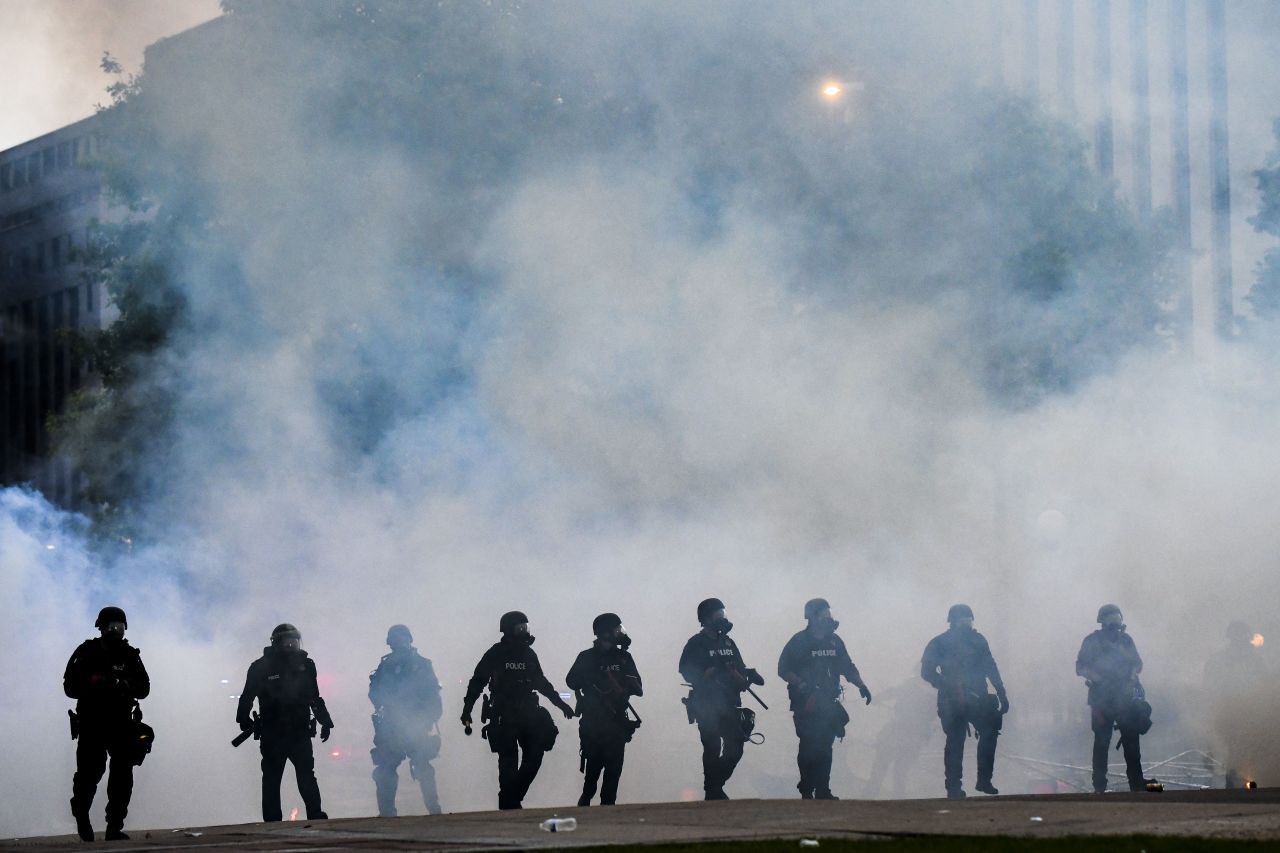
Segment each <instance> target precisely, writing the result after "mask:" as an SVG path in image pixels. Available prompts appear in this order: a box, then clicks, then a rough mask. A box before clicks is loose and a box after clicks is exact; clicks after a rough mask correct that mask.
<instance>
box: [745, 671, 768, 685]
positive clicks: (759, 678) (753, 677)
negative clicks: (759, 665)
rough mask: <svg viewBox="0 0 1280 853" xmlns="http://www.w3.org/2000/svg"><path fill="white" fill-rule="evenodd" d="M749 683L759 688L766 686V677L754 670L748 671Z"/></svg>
mask: <svg viewBox="0 0 1280 853" xmlns="http://www.w3.org/2000/svg"><path fill="white" fill-rule="evenodd" d="M747 681H748V682H750V683H751V684H755V685H757V686H759V687H763V686H764V676H763V675H761V674H760V673H758V672H756V671H755V670H754V669H749V670H747Z"/></svg>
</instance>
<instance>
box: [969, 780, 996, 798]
mask: <svg viewBox="0 0 1280 853" xmlns="http://www.w3.org/2000/svg"><path fill="white" fill-rule="evenodd" d="M973 788H974V790H976V791H981V792H982V793H984V794H992V795H995V794H998V793H1000V790H999V789H998V788H996V786H995V785H992V784H991V780H990V779H985V780H982V781H979V782H978V784H976V785H974V786H973Z"/></svg>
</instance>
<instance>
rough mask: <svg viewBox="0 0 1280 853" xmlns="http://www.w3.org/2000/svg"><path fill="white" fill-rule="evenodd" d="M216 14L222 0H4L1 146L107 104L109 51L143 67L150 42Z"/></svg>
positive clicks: (0, 11)
mask: <svg viewBox="0 0 1280 853" xmlns="http://www.w3.org/2000/svg"><path fill="white" fill-rule="evenodd" d="M217 15H218V3H217V0H183V2H181V3H175V2H172V0H40V2H31V0H0V21H3V25H0V56H3V57H4V58H5V62H6V64H7V65H8V75H6V76H7V77H8V79H7V80H6V85H5V86H4V90H3V92H0V150H2V149H5V148H8V147H10V146H12V145H18V144H19V143H22V142H26V141H27V140H28V139H31V138H33V137H36V136H40V135H41V134H44V133H48V132H49V131H50V130H52V129H53V128H55V127H60V126H62V125H64V124H70V123H71V122H73V121H79V120H80V119H82V118H84V117H85V116H88V115H91V114H92V113H93V107H94V105H95V104H99V103H106V102H107V101H108V100H109V99H108V98H107V97H106V95H105V94H104V93H103V91H102V89H103V87H102V71H101V70H100V68H99V63H100V62H101V60H102V54H103V52H104V51H109V52H110V53H111V55H112V56H113V57H114V58H115V59H117V60H118V61H119V62H120V63H121V64H122V65H123V66H124V67H126V68H128V69H129V70H130V71H137V70H138V69H139V68H140V66H141V65H142V50H143V48H144V47H146V45H148V44H149V43H151V42H153V41H155V40H156V39H158V38H162V37H164V36H167V35H170V34H172V33H175V32H177V31H179V30H183V29H186V28H187V27H193V26H195V25H196V24H199V23H201V22H203V21H207V20H209V19H210V18H214V17H216V16H217ZM9 75H12V76H9Z"/></svg>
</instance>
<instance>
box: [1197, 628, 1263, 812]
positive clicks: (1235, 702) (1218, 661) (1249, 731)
mask: <svg viewBox="0 0 1280 853" xmlns="http://www.w3.org/2000/svg"><path fill="white" fill-rule="evenodd" d="M1254 637H1255V635H1254V633H1253V629H1252V628H1250V627H1249V625H1248V624H1247V623H1245V622H1241V621H1240V620H1238V619H1237V620H1233V621H1232V622H1231V624H1229V625H1228V626H1227V645H1226V646H1225V647H1224V648H1222V649H1221V650H1219V651H1218V652H1216V653H1215V654H1214V655H1212V656H1211V657H1210V658H1209V660H1208V661H1206V662H1205V667H1204V688H1205V691H1206V697H1205V698H1206V700H1207V703H1206V704H1207V705H1208V706H1209V707H1210V708H1212V709H1213V727H1214V730H1215V731H1216V732H1217V734H1218V736H1219V737H1221V738H1222V740H1223V743H1222V746H1223V755H1224V756H1225V760H1226V765H1227V768H1226V786H1227V787H1228V788H1243V787H1245V786H1246V785H1247V784H1248V783H1249V781H1250V780H1251V779H1252V778H1253V776H1254V774H1255V773H1256V772H1257V770H1258V769H1259V767H1258V765H1259V764H1262V763H1264V762H1265V757H1264V756H1265V750H1264V747H1263V744H1262V743H1261V742H1260V741H1261V740H1262V738H1260V737H1259V735H1260V734H1261V732H1260V731H1259V730H1258V726H1257V720H1259V719H1266V718H1267V717H1268V716H1269V715H1270V711H1271V707H1272V706H1274V704H1275V696H1274V690H1273V688H1272V685H1273V684H1274V683H1275V682H1274V680H1273V679H1272V678H1271V673H1270V670H1269V668H1268V666H1267V663H1266V661H1265V660H1264V659H1263V657H1262V650H1261V649H1260V648H1258V647H1256V646H1254V645H1253V643H1254Z"/></svg>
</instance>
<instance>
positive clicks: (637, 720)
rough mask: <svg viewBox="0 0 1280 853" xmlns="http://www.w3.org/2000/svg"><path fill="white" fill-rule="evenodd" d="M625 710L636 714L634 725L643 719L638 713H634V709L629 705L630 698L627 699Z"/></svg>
mask: <svg viewBox="0 0 1280 853" xmlns="http://www.w3.org/2000/svg"><path fill="white" fill-rule="evenodd" d="M627 710H628V711H630V712H631V713H633V714H635V715H636V725H639V724H640V723H643V722H644V720H642V719H640V715H639V714H636V709H635V708H633V707H631V700H630V699H628V700H627Z"/></svg>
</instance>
